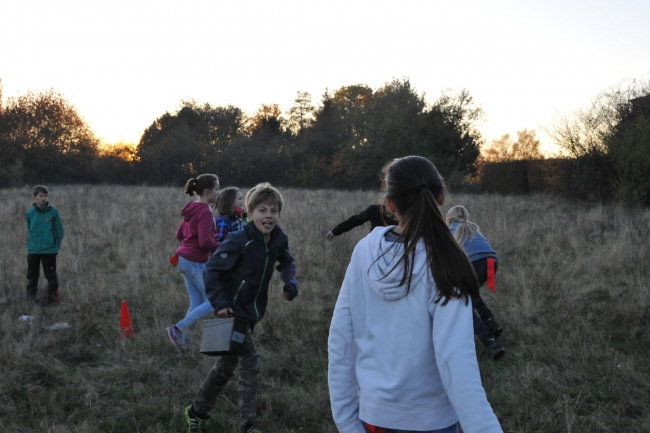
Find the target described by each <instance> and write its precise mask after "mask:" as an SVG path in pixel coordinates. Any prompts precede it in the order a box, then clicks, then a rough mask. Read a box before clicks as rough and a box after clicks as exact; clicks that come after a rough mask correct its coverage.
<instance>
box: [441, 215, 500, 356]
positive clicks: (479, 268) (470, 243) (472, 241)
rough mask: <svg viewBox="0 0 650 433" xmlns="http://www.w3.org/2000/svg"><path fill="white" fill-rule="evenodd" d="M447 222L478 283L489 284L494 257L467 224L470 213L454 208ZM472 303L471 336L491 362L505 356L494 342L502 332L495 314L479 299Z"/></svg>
mask: <svg viewBox="0 0 650 433" xmlns="http://www.w3.org/2000/svg"><path fill="white" fill-rule="evenodd" d="M446 222H447V225H448V226H449V229H450V230H451V232H452V233H453V235H454V239H456V242H458V243H459V244H460V245H461V246H462V247H463V249H464V250H465V253H466V254H467V256H468V257H469V261H470V262H472V266H473V267H474V272H476V276H477V277H478V282H479V283H480V284H484V283H486V282H487V281H488V265H489V259H491V261H492V263H493V266H494V268H493V272H494V273H496V271H497V269H498V265H497V253H496V252H495V251H494V250H493V249H492V247H491V246H490V244H489V243H488V241H487V239H485V237H484V236H483V235H482V234H481V232H480V231H479V228H478V226H477V225H476V224H474V223H473V222H471V221H469V212H468V211H467V209H465V207H463V206H454V207H452V208H451V209H449V211H448V212H447V216H446ZM473 303H474V333H475V334H476V335H477V336H478V337H479V339H480V340H481V342H482V343H483V345H484V346H485V350H486V354H487V356H488V358H490V359H498V358H500V357H501V356H503V354H504V353H505V349H504V348H503V346H502V345H501V344H499V342H498V341H497V338H498V337H499V336H500V335H501V333H502V332H503V328H502V327H501V325H499V324H498V323H497V321H496V319H495V318H494V313H492V310H490V308H489V307H488V306H487V304H486V303H485V301H484V300H483V298H481V297H480V296H479V297H477V299H474V300H473Z"/></svg>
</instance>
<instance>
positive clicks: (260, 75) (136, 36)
mask: <svg viewBox="0 0 650 433" xmlns="http://www.w3.org/2000/svg"><path fill="white" fill-rule="evenodd" d="M649 23H650V1H648V0H619V1H599V0H590V1H587V0H565V1H558V0H546V1H526V0H518V1H515V0H500V1H499V0H495V1H486V0H466V1H464V0H458V1H444V2H443V1H437V0H428V1H427V0H402V1H399V2H397V1H393V2H388V1H377V0H375V1H356V0H347V1H338V0H328V1H326V2H325V1H323V2H315V1H305V0H302V1H282V0H276V1H257V0H248V1H229V2H224V1H218V0H210V1H207V0H196V1H186V2H177V1H176V2H170V1H160V0H157V1H150V0H139V1H123V0H112V1H101V0H99V1H72V0H60V1H51V0H50V1H41V0H37V1H29V0H24V1H13V2H5V3H4V4H3V6H2V8H1V12H0V28H1V29H2V36H3V37H2V41H1V42H0V78H1V79H2V85H3V88H4V95H3V98H4V99H5V100H6V98H7V97H14V96H18V95H21V94H25V93H26V92H27V91H30V90H31V91H35V92H41V91H45V90H47V89H49V88H52V89H54V90H55V91H57V92H59V93H62V94H63V95H64V97H65V98H66V99H67V100H68V101H69V102H71V103H72V104H74V105H75V106H76V107H77V109H78V111H79V113H80V114H81V115H82V116H83V117H84V118H85V119H86V120H87V121H88V123H89V124H90V126H91V128H92V129H93V130H94V131H95V133H96V134H97V135H98V136H99V137H100V138H101V139H102V141H103V142H104V143H115V142H118V141H120V140H123V141H126V142H133V143H137V142H138V141H139V139H140V136H141V134H142V132H143V131H144V130H145V128H147V127H148V126H149V125H150V124H151V123H152V122H153V121H154V120H155V119H156V118H157V117H159V116H161V115H162V114H163V113H165V111H169V112H174V111H176V110H177V109H178V107H179V104H180V101H181V100H189V99H194V100H196V101H197V102H199V103H205V102H209V103H210V104H212V105H215V106H220V105H227V104H233V105H236V106H238V107H240V108H242V109H243V110H245V111H246V112H247V113H253V112H255V111H256V110H257V108H259V106H260V105H261V104H273V103H278V104H280V106H281V109H282V110H283V111H286V110H288V109H289V108H290V107H291V105H292V103H293V99H294V98H295V96H296V92H298V91H308V92H310V93H311V95H312V97H313V102H314V105H318V103H319V102H320V99H321V96H322V94H323V93H324V92H325V90H326V89H329V90H330V91H333V90H336V89H338V88H339V87H341V86H347V85H352V84H366V85H369V86H370V87H372V88H373V89H377V88H378V87H380V86H382V85H383V84H384V83H386V82H388V81H390V80H392V79H393V78H400V79H401V78H405V77H408V78H409V79H410V81H411V84H412V85H413V86H414V87H415V89H416V90H417V91H418V92H419V93H422V92H424V93H425V95H426V99H427V100H428V101H429V102H433V101H435V99H437V98H438V96H439V95H440V94H441V93H442V91H443V90H445V89H447V88H449V89H451V90H452V91H453V92H456V91H460V90H461V89H463V88H465V89H467V90H468V91H469V92H470V94H471V95H472V96H473V97H474V100H475V101H476V103H478V104H479V105H480V106H481V107H482V108H483V110H484V111H485V114H486V118H485V121H484V122H483V123H482V124H481V125H480V130H481V131H482V133H483V135H484V136H485V138H486V139H487V140H488V141H489V140H491V139H494V138H498V137H500V136H501V135H502V134H505V133H510V134H512V135H515V133H516V131H518V130H522V129H525V128H528V129H536V130H537V132H538V137H539V138H540V139H541V141H542V144H543V148H544V149H546V150H554V147H553V144H552V141H551V140H550V138H549V137H548V136H547V135H546V134H545V133H544V132H543V128H545V127H547V128H548V127H550V126H552V124H553V120H554V119H555V118H556V117H557V116H558V114H563V113H570V112H571V111H572V110H575V109H577V108H580V107H584V106H586V105H588V104H589V102H590V101H591V100H592V98H594V97H595V96H596V95H597V94H598V93H599V92H601V91H603V90H606V89H607V88H609V87H611V86H616V85H618V84H619V83H620V82H621V81H622V80H624V79H634V78H636V79H643V78H647V77H648V74H649V73H650V24H649ZM3 102H4V101H3Z"/></svg>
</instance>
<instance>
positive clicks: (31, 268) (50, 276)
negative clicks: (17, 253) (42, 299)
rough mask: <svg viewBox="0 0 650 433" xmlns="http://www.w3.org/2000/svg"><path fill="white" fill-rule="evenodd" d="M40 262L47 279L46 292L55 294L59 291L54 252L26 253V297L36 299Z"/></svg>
mask: <svg viewBox="0 0 650 433" xmlns="http://www.w3.org/2000/svg"><path fill="white" fill-rule="evenodd" d="M41 263H42V264H43V273H44V274H45V278H46V279H47V293H48V295H52V296H55V295H56V293H57V292H58V291H59V277H58V276H57V275H56V254H27V298H28V299H36V291H37V290H38V277H39V273H40V267H41Z"/></svg>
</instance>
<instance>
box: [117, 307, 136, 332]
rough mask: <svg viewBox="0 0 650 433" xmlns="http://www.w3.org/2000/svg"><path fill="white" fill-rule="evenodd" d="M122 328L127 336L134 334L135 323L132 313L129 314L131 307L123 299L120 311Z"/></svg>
mask: <svg viewBox="0 0 650 433" xmlns="http://www.w3.org/2000/svg"><path fill="white" fill-rule="evenodd" d="M120 329H121V330H122V334H124V336H125V337H130V336H132V335H133V324H132V323H131V315H130V314H129V307H127V306H126V301H122V311H121V312H120Z"/></svg>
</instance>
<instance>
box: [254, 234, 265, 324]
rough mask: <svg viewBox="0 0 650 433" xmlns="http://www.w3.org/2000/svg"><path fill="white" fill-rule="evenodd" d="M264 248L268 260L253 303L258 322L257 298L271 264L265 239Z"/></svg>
mask: <svg viewBox="0 0 650 433" xmlns="http://www.w3.org/2000/svg"><path fill="white" fill-rule="evenodd" d="M264 248H266V258H265V259H264V270H263V271H262V279H261V280H260V286H259V287H258V288H257V295H255V301H253V307H255V314H256V315H257V320H260V313H259V311H257V297H258V296H259V295H260V291H261V290H262V284H264V278H265V277H266V267H267V265H268V264H269V247H268V245H267V244H266V239H264Z"/></svg>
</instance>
